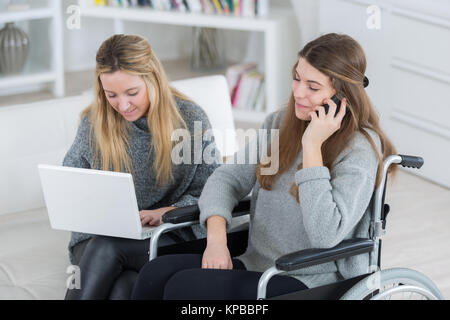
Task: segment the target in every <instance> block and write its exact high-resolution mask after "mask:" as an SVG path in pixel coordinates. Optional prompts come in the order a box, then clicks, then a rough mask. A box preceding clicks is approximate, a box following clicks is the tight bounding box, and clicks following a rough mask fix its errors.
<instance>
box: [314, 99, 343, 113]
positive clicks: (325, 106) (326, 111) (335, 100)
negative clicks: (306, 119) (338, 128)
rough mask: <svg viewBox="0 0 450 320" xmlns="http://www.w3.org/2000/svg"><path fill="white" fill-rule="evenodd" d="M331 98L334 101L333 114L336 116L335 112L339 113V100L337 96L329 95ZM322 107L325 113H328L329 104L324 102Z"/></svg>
mask: <svg viewBox="0 0 450 320" xmlns="http://www.w3.org/2000/svg"><path fill="white" fill-rule="evenodd" d="M331 100H333V102H334V103H336V106H337V108H336V113H335V114H334V116H335V117H336V116H337V114H338V113H339V110H340V109H341V100H339V98H338V97H337V96H336V95H334V96H333V97H331ZM323 107H324V108H325V114H328V111H329V110H330V106H329V105H328V104H324V105H323ZM316 113H317V116H319V111H316Z"/></svg>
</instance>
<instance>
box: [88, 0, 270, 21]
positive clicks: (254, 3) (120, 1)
mask: <svg viewBox="0 0 450 320" xmlns="http://www.w3.org/2000/svg"><path fill="white" fill-rule="evenodd" d="M269 1H270V0H92V3H93V4H94V5H96V6H111V7H123V8H133V7H139V8H145V7H146V8H150V9H156V10H167V11H177V12H193V13H205V14H217V15H233V16H242V17H263V16H266V15H268V13H269Z"/></svg>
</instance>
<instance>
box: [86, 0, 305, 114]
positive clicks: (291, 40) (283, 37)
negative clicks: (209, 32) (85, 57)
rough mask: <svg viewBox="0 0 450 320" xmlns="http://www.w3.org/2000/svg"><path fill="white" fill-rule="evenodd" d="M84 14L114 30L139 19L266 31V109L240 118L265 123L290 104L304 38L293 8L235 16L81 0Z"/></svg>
mask: <svg viewBox="0 0 450 320" xmlns="http://www.w3.org/2000/svg"><path fill="white" fill-rule="evenodd" d="M78 3H79V5H80V8H81V15H82V17H89V18H95V19H113V21H114V28H115V29H114V33H124V22H126V21H137V22H147V23H155V24H166V25H172V26H180V27H186V26H188V27H210V28H218V29H226V30H238V31H245V32H262V33H263V34H264V49H263V51H264V52H263V53H262V54H263V55H264V58H265V59H264V65H263V66H260V67H261V69H262V70H264V73H265V88H266V111H265V112H254V111H248V110H235V111H234V116H235V119H236V120H239V121H245V122H261V121H262V120H263V119H264V117H265V116H266V115H267V114H268V113H270V112H272V111H274V110H276V109H278V108H279V107H281V106H282V105H284V104H286V103H287V100H288V98H289V92H290V87H291V68H292V66H293V64H294V63H295V59H296V55H297V52H298V51H299V49H300V48H299V46H300V38H299V35H298V26H297V24H296V19H295V14H294V12H293V10H290V9H289V8H271V10H270V13H269V15H268V16H265V17H255V18H249V17H235V16H227V15H209V14H201V13H184V12H173V11H160V10H153V9H151V8H145V7H144V8H140V7H138V8H131V7H128V8H120V7H108V6H104V7H102V6H95V5H94V3H93V1H91V0H78Z"/></svg>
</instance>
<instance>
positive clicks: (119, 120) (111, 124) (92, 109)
mask: <svg viewBox="0 0 450 320" xmlns="http://www.w3.org/2000/svg"><path fill="white" fill-rule="evenodd" d="M96 62H97V64H96V69H95V72H96V83H95V94H96V98H95V101H94V103H93V104H92V105H90V106H89V107H88V108H86V109H85V110H83V112H82V114H81V116H82V117H83V116H85V115H87V116H88V117H89V119H90V122H91V137H92V139H90V141H91V142H93V144H94V145H92V146H91V147H92V150H93V151H94V164H95V165H96V166H99V167H101V168H102V169H103V170H112V171H125V172H129V173H133V166H132V161H131V159H130V156H129V153H128V151H129V150H128V149H129V146H130V145H129V140H128V139H129V123H128V121H127V120H125V119H124V118H123V117H122V116H121V115H120V114H119V113H118V112H117V111H116V110H115V109H114V108H113V107H112V106H111V105H110V103H109V102H108V100H107V98H106V96H105V92H104V90H103V86H102V83H101V80H100V75H101V74H103V73H113V72H116V71H118V70H121V71H124V72H127V73H129V74H131V75H137V76H140V77H142V79H143V80H144V82H145V85H146V87H147V92H148V96H149V101H150V107H149V111H148V114H147V122H148V127H149V131H150V134H151V139H152V148H151V151H150V153H152V152H153V153H154V156H155V161H154V162H153V169H154V171H155V173H156V181H157V184H158V185H164V184H167V183H168V182H170V181H172V180H173V165H172V159H171V150H172V147H173V142H172V141H171V135H172V132H173V130H175V129H177V128H186V123H185V122H184V120H183V118H182V117H181V115H180V113H179V112H178V109H177V105H176V101H175V97H177V98H180V99H184V100H188V101H189V98H187V97H186V96H185V95H183V94H182V93H180V92H179V91H177V90H176V89H174V88H173V87H171V86H170V85H169V82H168V79H167V76H166V74H165V72H164V69H163V67H162V65H161V63H160V61H159V60H158V58H157V57H156V55H155V54H154V53H153V50H152V48H151V47H150V44H149V43H148V41H147V40H146V39H144V38H142V37H140V36H136V35H114V36H112V37H110V38H109V39H107V40H105V41H104V42H103V43H102V45H101V46H100V48H99V49H98V51H97V56H96Z"/></svg>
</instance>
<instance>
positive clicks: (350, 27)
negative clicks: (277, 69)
mask: <svg viewBox="0 0 450 320" xmlns="http://www.w3.org/2000/svg"><path fill="white" fill-rule="evenodd" d="M372 4H375V5H378V6H379V7H380V9H381V16H380V17H381V25H380V26H381V29H373V30H370V29H369V28H367V24H366V23H367V20H368V18H369V14H367V11H366V10H367V8H368V7H369V6H370V5H372ZM318 21H319V29H318V34H320V33H326V32H338V33H346V34H349V35H350V36H352V37H353V38H355V39H356V40H357V41H358V42H360V43H361V45H362V46H363V48H364V50H365V52H366V56H367V63H368V69H367V76H368V77H369V79H370V80H371V84H370V86H369V88H368V89H367V90H368V93H369V96H370V97H371V99H372V101H373V102H374V103H375V106H376V108H377V111H378V113H379V114H380V115H381V125H382V127H383V128H384V129H385V131H386V132H387V134H388V136H389V137H390V138H391V140H392V141H393V142H394V144H395V146H396V147H397V150H398V152H399V153H401V154H411V155H417V156H422V157H423V158H424V159H425V165H424V166H423V168H422V169H421V170H419V171H418V170H411V172H412V173H415V174H418V175H420V176H422V177H424V178H426V179H429V180H431V181H434V182H437V183H439V184H441V185H443V186H446V187H450V170H449V169H448V158H449V157H450V102H449V101H448V98H447V96H448V92H450V60H449V59H448V57H449V52H450V41H449V39H450V2H449V1H448V0H429V1H426V4H425V2H424V1H418V0H417V1H416V0H411V1H410V0H408V1H406V0H387V1H386V0H385V1H374V0H320V5H319V19H318Z"/></svg>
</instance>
